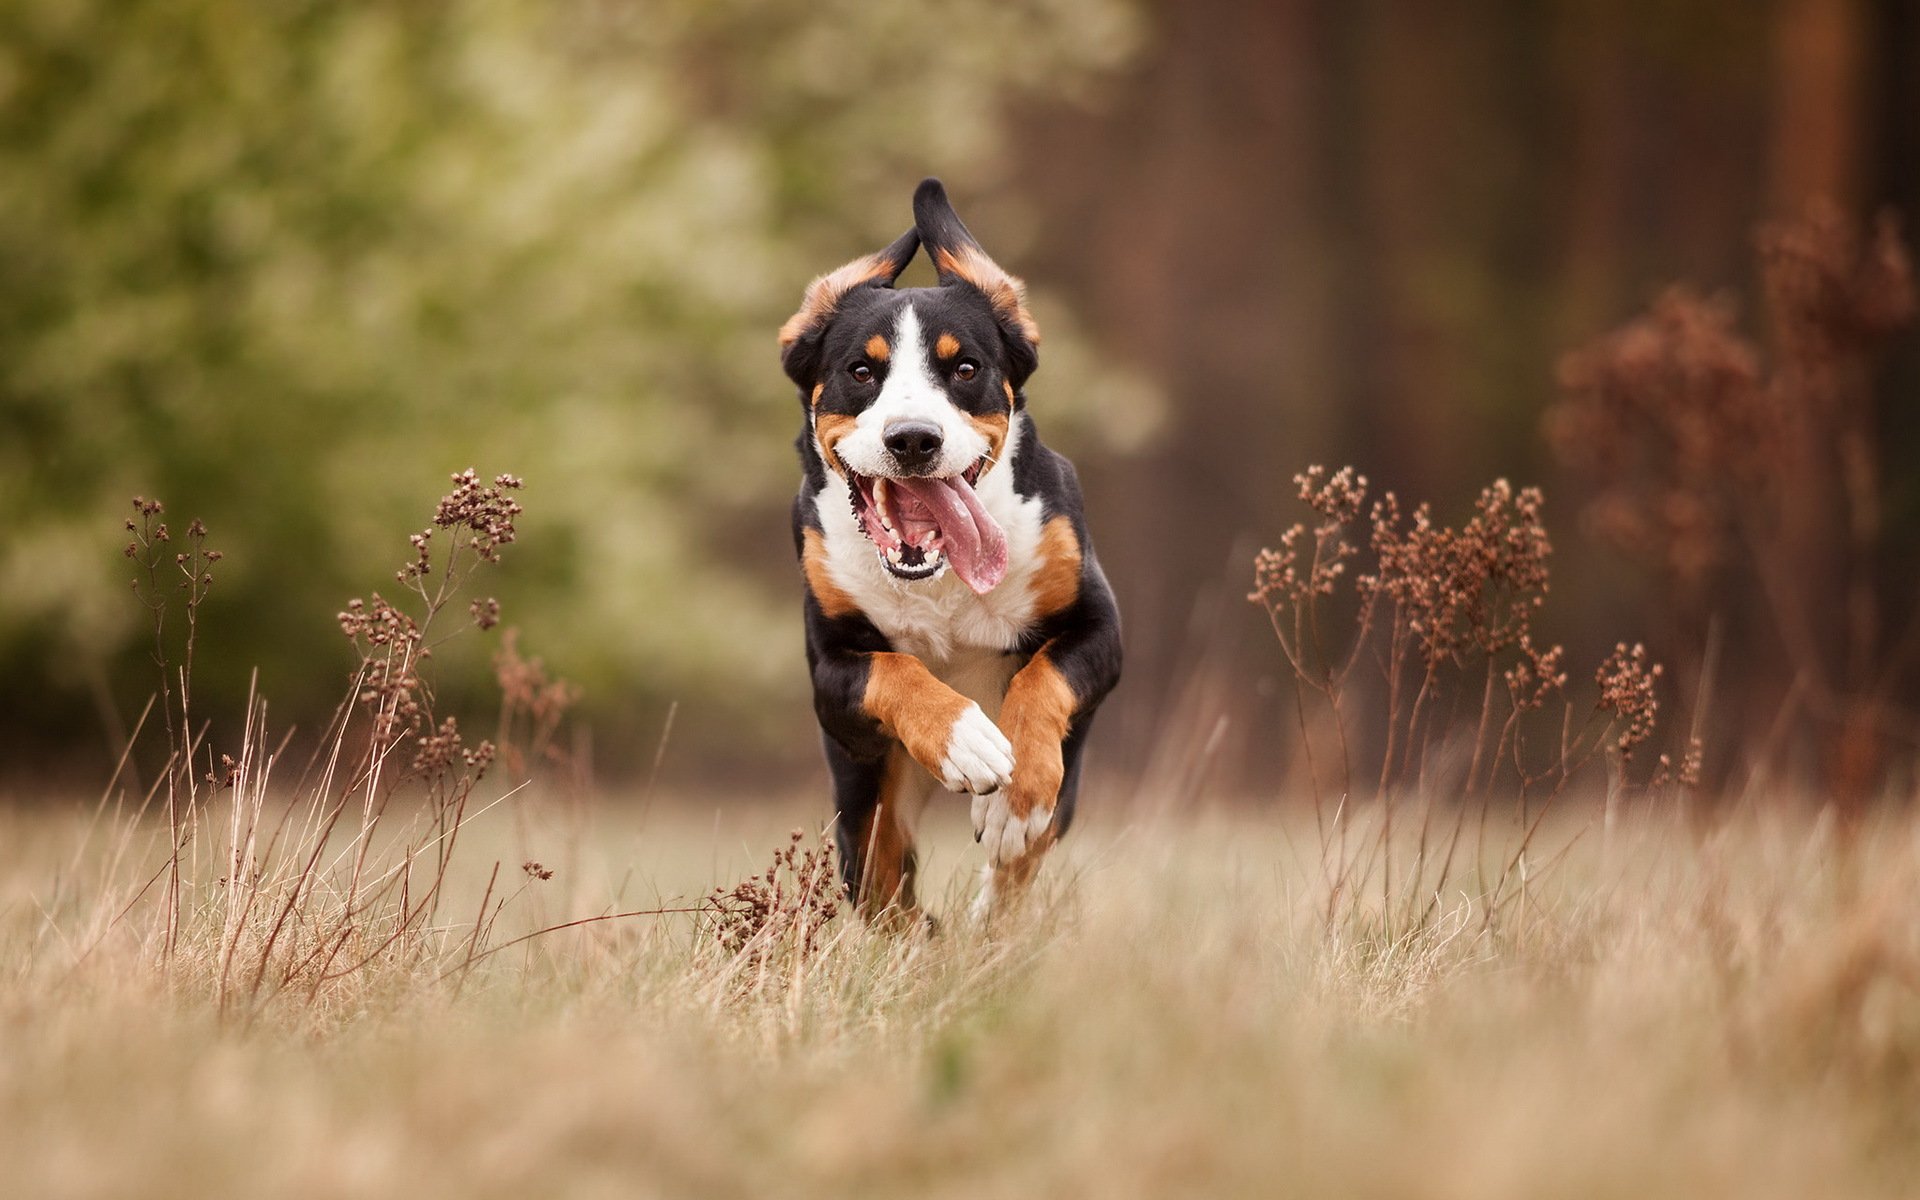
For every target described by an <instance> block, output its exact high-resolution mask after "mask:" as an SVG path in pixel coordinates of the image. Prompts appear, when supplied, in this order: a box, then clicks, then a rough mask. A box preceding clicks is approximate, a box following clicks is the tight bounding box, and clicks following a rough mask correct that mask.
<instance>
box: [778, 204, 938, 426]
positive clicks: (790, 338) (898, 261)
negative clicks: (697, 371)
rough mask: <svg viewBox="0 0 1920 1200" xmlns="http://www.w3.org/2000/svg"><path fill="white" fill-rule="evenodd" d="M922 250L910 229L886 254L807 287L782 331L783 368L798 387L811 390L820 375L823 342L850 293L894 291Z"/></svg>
mask: <svg viewBox="0 0 1920 1200" xmlns="http://www.w3.org/2000/svg"><path fill="white" fill-rule="evenodd" d="M919 249H920V231H919V230H918V229H909V230H907V231H906V232H905V233H903V234H901V235H900V236H899V237H898V238H897V239H895V241H894V243H893V244H892V245H891V246H888V247H887V248H886V249H885V250H881V251H879V252H877V253H874V254H865V255H862V256H860V257H859V258H856V259H854V260H853V261H852V262H850V263H848V264H847V265H845V266H843V267H840V268H838V269H836V270H833V271H829V272H827V273H826V274H825V275H822V276H821V277H820V278H818V279H816V280H814V281H813V282H812V283H810V284H808V285H807V294H806V296H805V298H804V299H802V300H801V301H800V311H799V312H797V313H794V314H793V315H792V316H791V317H788V318H787V323H786V324H785V325H782V326H781V327H780V365H781V366H783V367H785V368H786V371H787V375H788V376H789V377H790V378H791V379H792V380H793V381H794V382H795V383H796V384H798V385H800V387H801V388H803V389H804V388H807V387H810V386H812V384H813V382H814V380H815V377H816V376H817V374H818V367H819V357H820V339H821V337H822V336H823V335H824V334H825V333H826V332H827V326H828V325H829V324H831V323H832V322H833V315H834V314H835V313H836V312H838V311H839V310H840V302H841V301H842V300H843V299H845V298H846V295H847V293H848V292H851V291H852V290H853V289H855V288H860V287H880V288H885V287H892V286H893V281H894V280H896V279H898V278H900V272H902V271H904V270H906V269H907V264H908V263H910V262H912V261H913V256H914V253H915V252H916V251H917V250H919Z"/></svg>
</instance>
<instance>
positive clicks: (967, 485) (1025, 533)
mask: <svg viewBox="0 0 1920 1200" xmlns="http://www.w3.org/2000/svg"><path fill="white" fill-rule="evenodd" d="M913 219H914V227H913V228H912V229H910V230H908V231H907V232H906V233H905V234H903V235H901V237H900V238H899V240H897V241H895V242H894V243H893V244H892V245H890V246H888V247H887V248H886V249H884V250H881V251H879V252H878V253H876V254H870V255H867V256H865V257H863V258H858V259H855V260H854V261H852V262H850V263H848V264H846V265H845V266H842V267H840V268H839V269H838V270H835V271H832V272H830V273H828V274H826V275H823V276H821V277H820V278H818V279H816V280H814V281H813V283H812V284H811V285H810V286H809V287H808V288H807V290H806V294H805V299H804V301H803V302H802V304H801V306H800V311H799V312H797V313H795V314H794V315H793V317H792V318H791V319H790V320H788V321H787V323H786V324H785V325H784V326H782V327H781V330H780V352H781V364H782V366H784V367H785V369H786V373H787V375H788V376H789V377H790V378H791V379H792V380H793V382H794V383H795V384H796V385H797V386H798V388H799V396H800V404H801V408H802V412H803V425H802V428H801V432H800V437H799V441H798V448H799V452H800V464H801V469H802V472H803V478H802V481H801V485H800V494H799V496H798V498H797V499H796V500H795V501H794V505H793V538H794V549H795V551H796V552H797V554H798V555H799V558H800V565H801V572H802V575H803V576H804V579H805V584H806V598H805V613H806V642H807V663H808V666H809V667H810V668H811V670H812V675H813V695H814V711H815V712H816V713H817V714H818V716H819V719H820V728H821V731H822V733H823V735H824V736H823V738H822V740H823V742H824V743H825V747H826V758H827V766H828V768H829V770H830V771H831V773H832V776H833V784H834V808H835V836H836V839H837V841H838V845H839V850H840V864H841V872H842V875H843V877H844V880H845V883H846V887H847V890H848V892H849V894H850V895H851V896H852V897H853V898H854V900H855V901H857V903H858V904H859V907H860V908H861V910H862V911H863V912H865V913H867V914H869V915H870V916H871V915H874V914H878V913H881V912H883V911H886V910H890V909H892V910H899V911H902V912H913V911H915V908H916V900H915V896H914V875H915V871H916V865H917V863H916V858H915V854H914V844H913V838H914V827H915V824H916V822H917V820H918V817H919V815H920V811H921V809H922V808H923V807H924V806H925V804H926V802H927V800H928V798H929V797H930V796H931V795H932V793H933V792H934V791H935V790H936V789H941V788H944V789H946V790H947V791H950V792H956V793H963V794H970V795H971V796H972V798H973V799H972V809H973V814H972V815H973V829H974V837H975V840H976V841H979V842H980V843H981V844H982V845H983V846H984V847H985V849H986V853H987V859H988V864H989V876H988V880H987V884H986V887H985V889H984V890H983V891H982V893H981V900H980V906H979V911H981V912H985V911H989V910H990V909H991V908H992V907H993V905H994V903H995V899H996V897H998V898H1001V899H1005V898H1007V897H1008V896H1009V895H1010V894H1011V893H1013V892H1015V891H1017V890H1018V889H1020V888H1022V887H1024V886H1025V885H1026V884H1027V883H1028V882H1029V881H1031V879H1032V878H1033V875H1034V873H1035V871H1036V870H1037V869H1038V867H1039V864H1040V860H1041V858H1042V857H1043V856H1044V855H1045V853H1046V851H1047V849H1048V848H1049V847H1050V846H1051V845H1052V844H1053V843H1054V842H1055V841H1057V840H1058V839H1059V838H1060V837H1061V835H1063V834H1064V833H1066V831H1067V826H1068V825H1069V824H1070V823H1071V821H1072V819H1073V806H1074V795H1075V792H1076V791H1077V789H1078V784H1079V776H1080V761H1081V755H1082V753H1083V752H1084V751H1085V749H1086V742H1087V731H1088V728H1089V727H1090V726H1091V725H1092V723H1093V715H1094V711H1095V710H1096V709H1097V708H1098V707H1099V705H1100V702H1101V701H1102V700H1103V699H1104V698H1105V697H1106V695H1107V693H1108V692H1109V691H1111V690H1112V688H1113V686H1114V684H1115V682H1116V681H1117V680H1118V679H1119V676H1120V658H1121V654H1120V614H1119V610H1118V609H1117V608H1116V607H1115V604H1114V599H1113V592H1112V590H1111V589H1110V588H1109V587H1108V586H1107V580H1106V576H1105V575H1103V574H1102V573H1101V570H1100V564H1099V562H1098V560H1097V559H1095V557H1094V553H1093V543H1092V541H1091V540H1089V538H1088V536H1087V525H1086V518H1085V514H1084V512H1083V511H1082V504H1081V499H1080V487H1079V482H1078V480H1077V478H1076V477H1075V475H1074V470H1073V465H1072V464H1071V463H1069V462H1068V461H1067V460H1066V459H1065V458H1062V457H1061V456H1060V455H1058V454H1055V453H1054V452H1053V451H1051V450H1049V449H1047V447H1046V446H1045V445H1043V444H1041V441H1040V435H1039V431H1038V429H1037V428H1036V427H1035V425H1034V421H1033V417H1032V416H1031V415H1030V414H1029V413H1028V411H1027V397H1026V392H1025V390H1024V389H1025V385H1026V382H1027V379H1028V377H1029V376H1031V375H1032V374H1033V372H1034V369H1035V368H1036V367H1037V366H1038V365H1039V354H1038V348H1039V342H1040V331H1039V329H1038V327H1037V326H1035V324H1034V321H1033V317H1032V316H1031V315H1030V314H1029V313H1028V311H1027V305H1026V294H1025V285H1023V284H1022V283H1021V281H1020V280H1018V279H1016V278H1014V277H1013V276H1012V275H1009V274H1008V273H1007V272H1006V271H1004V270H1002V269H1001V268H1000V267H999V266H997V265H996V264H995V263H994V261H993V260H992V259H991V258H989V257H987V254H986V251H984V250H983V249H981V247H980V243H979V242H977V241H975V240H974V237H973V235H972V234H971V233H969V232H968V231H967V227H966V226H965V225H964V224H962V223H961V221H960V218H959V217H958V216H957V215H956V214H955V213H954V211H953V206H952V205H951V204H950V203H949V202H948V200H947V194H946V190H945V189H944V188H943V187H941V185H940V182H939V181H938V180H936V179H929V180H926V181H925V182H923V183H922V184H921V185H920V186H919V188H918V189H917V190H916V191H915V192H914V196H913ZM922 247H924V248H925V249H926V251H927V254H928V257H929V258H930V259H931V260H932V262H933V266H934V270H935V272H936V275H937V279H938V285H937V286H935V287H928V288H896V287H895V286H894V282H895V280H897V279H898V278H899V277H900V273H901V272H902V271H904V270H905V269H906V267H907V264H908V263H909V262H910V261H911V260H912V259H913V257H914V255H915V253H916V252H917V251H918V250H919V249H921V248H922Z"/></svg>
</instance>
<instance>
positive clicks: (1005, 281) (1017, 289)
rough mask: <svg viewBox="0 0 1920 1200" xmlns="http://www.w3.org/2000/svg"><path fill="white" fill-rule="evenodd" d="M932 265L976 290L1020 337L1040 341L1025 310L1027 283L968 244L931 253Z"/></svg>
mask: <svg viewBox="0 0 1920 1200" xmlns="http://www.w3.org/2000/svg"><path fill="white" fill-rule="evenodd" d="M933 258H934V265H935V266H937V267H939V268H940V270H941V271H942V272H943V273H945V274H948V275H957V276H958V277H960V278H961V279H964V280H966V281H967V282H968V283H971V284H972V285H973V286H975V287H977V288H979V289H980V291H981V292H982V293H984V294H985V295H986V297H987V303H989V304H991V305H993V311H994V312H995V313H997V314H999V316H1000V318H1001V319H1002V320H1004V321H1007V322H1009V323H1010V324H1012V325H1013V327H1014V328H1015V329H1018V330H1019V331H1020V336H1021V337H1024V338H1026V339H1027V340H1028V341H1029V342H1032V343H1033V344H1034V345H1036V346H1037V345H1039V344H1040V326H1039V325H1037V324H1035V323H1034V320H1033V315H1032V314H1031V313H1029V312H1028V311H1027V285H1026V284H1024V283H1022V282H1021V281H1020V280H1019V279H1017V278H1015V277H1014V276H1012V275H1009V274H1007V273H1006V271H1004V270H1002V269H1001V267H1000V264H998V263H996V262H994V261H993V260H992V259H990V258H988V257H987V256H986V255H985V254H984V253H982V252H981V251H979V250H977V249H975V248H973V247H972V246H963V247H961V248H960V249H958V250H948V249H944V248H943V249H940V250H936V251H934V252H933Z"/></svg>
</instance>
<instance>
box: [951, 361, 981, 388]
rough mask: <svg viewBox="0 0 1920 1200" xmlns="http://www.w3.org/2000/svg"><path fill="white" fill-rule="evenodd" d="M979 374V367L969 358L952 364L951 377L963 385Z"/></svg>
mask: <svg viewBox="0 0 1920 1200" xmlns="http://www.w3.org/2000/svg"><path fill="white" fill-rule="evenodd" d="M979 373H980V365H979V364H978V363H976V362H974V361H973V360H972V359H970V358H963V359H961V360H960V361H959V362H957V363H955V364H953V377H954V378H955V379H958V380H959V381H960V382H962V383H965V382H966V381H967V380H969V379H972V378H973V377H974V376H975V375H978V374H979Z"/></svg>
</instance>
